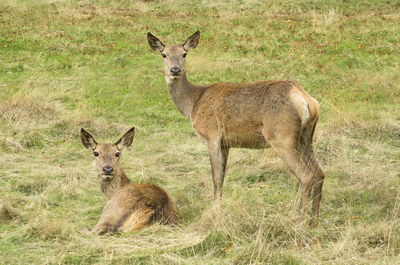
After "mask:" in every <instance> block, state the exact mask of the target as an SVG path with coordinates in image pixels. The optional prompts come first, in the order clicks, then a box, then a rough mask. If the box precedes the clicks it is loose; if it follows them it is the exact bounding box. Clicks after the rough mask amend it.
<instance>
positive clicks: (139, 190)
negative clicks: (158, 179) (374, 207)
mask: <svg viewBox="0 0 400 265" xmlns="http://www.w3.org/2000/svg"><path fill="white" fill-rule="evenodd" d="M134 134H135V128H131V129H130V130H129V131H128V132H127V133H125V135H124V136H122V137H121V138H120V139H119V140H118V141H117V142H115V143H114V144H109V143H106V144H98V143H97V142H96V141H95V139H94V138H93V137H92V136H91V135H90V134H89V133H88V132H87V131H85V130H84V129H81V140H82V144H83V146H84V147H86V148H88V149H90V150H91V151H92V152H93V155H94V156H95V158H96V164H97V169H98V176H99V179H100V186H101V190H102V192H103V194H104V196H105V197H106V198H107V204H106V206H105V207H104V209H103V212H102V214H101V217H100V220H99V222H98V223H97V224H96V226H95V227H94V228H93V230H92V233H93V234H97V235H102V234H106V233H116V232H130V231H134V230H137V229H140V228H142V227H143V226H146V225H149V224H151V223H154V222H159V223H162V224H170V225H177V224H179V223H180V222H181V217H180V215H179V212H178V210H177V209H176V207H175V204H174V203H173V202H172V200H171V198H170V197H169V195H168V193H167V192H166V191H164V190H163V189H161V188H160V187H158V186H156V185H153V184H148V183H145V184H136V183H132V182H131V181H130V180H129V179H128V178H127V176H126V175H125V173H124V171H123V170H122V168H121V166H120V164H119V158H120V156H121V150H123V149H124V148H126V147H128V146H130V145H131V144H132V141H133V136H134Z"/></svg>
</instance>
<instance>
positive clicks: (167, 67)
mask: <svg viewBox="0 0 400 265" xmlns="http://www.w3.org/2000/svg"><path fill="white" fill-rule="evenodd" d="M199 39H200V31H196V33H194V34H193V35H192V36H190V37H189V38H188V39H187V40H186V42H185V43H184V44H182V45H178V46H173V45H171V46H165V45H164V44H163V43H162V42H161V41H160V40H159V39H158V38H157V37H156V36H154V35H153V34H151V33H150V32H148V33H147V41H148V42H149V45H150V47H151V48H152V49H153V50H155V51H159V52H160V53H161V56H162V57H163V58H164V71H165V77H166V78H167V80H177V79H179V78H181V77H182V74H183V73H184V72H185V58H186V54H187V52H188V51H190V50H192V49H194V48H196V46H197V44H198V43H199Z"/></svg>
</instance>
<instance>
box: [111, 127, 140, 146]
mask: <svg viewBox="0 0 400 265" xmlns="http://www.w3.org/2000/svg"><path fill="white" fill-rule="evenodd" d="M133 136H135V127H132V128H131V129H130V130H129V131H127V132H126V133H125V134H124V136H122V137H121V139H119V140H118V141H116V142H115V143H114V144H115V145H116V146H117V148H118V149H119V150H122V149H124V148H126V147H129V146H130V145H131V144H132V141H133Z"/></svg>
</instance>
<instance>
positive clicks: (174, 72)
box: [171, 67, 181, 75]
mask: <svg viewBox="0 0 400 265" xmlns="http://www.w3.org/2000/svg"><path fill="white" fill-rule="evenodd" d="M180 72H181V68H179V67H172V68H171V73H172V74H174V75H175V74H179V73H180Z"/></svg>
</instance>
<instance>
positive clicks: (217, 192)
mask: <svg viewBox="0 0 400 265" xmlns="http://www.w3.org/2000/svg"><path fill="white" fill-rule="evenodd" d="M207 147H208V156H209V157H210V163H211V170H212V178H213V182H214V199H215V200H219V199H221V196H222V185H223V183H224V178H225V170H226V162H227V160H228V153H229V148H228V147H225V146H223V144H222V141H221V140H220V139H219V140H218V141H214V142H209V143H208V145H207Z"/></svg>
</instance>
